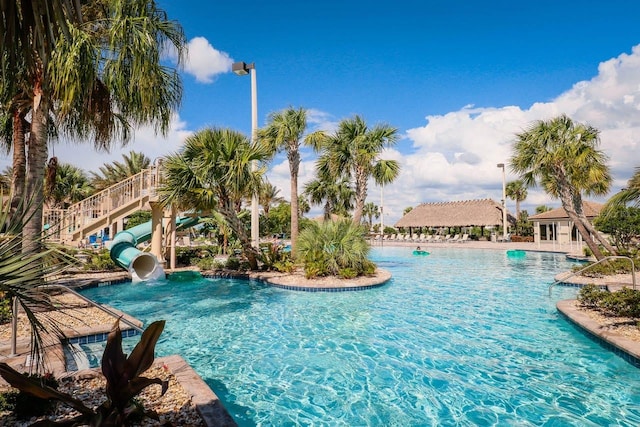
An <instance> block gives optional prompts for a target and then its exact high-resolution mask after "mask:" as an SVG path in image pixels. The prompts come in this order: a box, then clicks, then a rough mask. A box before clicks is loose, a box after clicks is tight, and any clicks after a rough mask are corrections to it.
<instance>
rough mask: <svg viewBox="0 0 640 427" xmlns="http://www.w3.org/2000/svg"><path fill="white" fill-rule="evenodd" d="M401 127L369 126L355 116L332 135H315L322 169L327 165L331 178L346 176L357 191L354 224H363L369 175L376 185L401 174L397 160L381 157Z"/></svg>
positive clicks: (393, 141) (392, 179) (387, 181)
mask: <svg viewBox="0 0 640 427" xmlns="http://www.w3.org/2000/svg"><path fill="white" fill-rule="evenodd" d="M397 133H398V130H397V129H396V128H393V127H391V126H388V125H382V124H380V125H376V126H375V127H373V128H369V127H368V126H367V124H366V122H365V121H364V120H363V119H362V118H361V117H360V116H355V117H353V118H351V119H345V120H342V121H341V122H340V123H339V124H338V129H337V130H336V131H335V132H334V133H333V134H331V135H324V137H322V136H315V137H314V138H313V141H312V142H313V144H314V146H315V148H316V150H319V151H320V153H321V156H320V157H321V159H320V160H321V161H320V162H319V166H320V167H321V168H328V169H329V171H328V172H329V173H328V176H329V177H333V178H337V177H340V176H346V177H348V178H349V179H350V180H351V181H352V182H353V189H354V191H355V210H354V213H353V222H354V224H360V221H361V219H362V212H363V210H364V204H365V200H366V198H367V186H368V180H369V178H373V181H374V182H375V183H376V184H377V185H384V184H390V183H391V182H393V181H394V180H395V179H396V178H397V177H398V175H399V173H400V164H399V163H398V162H397V161H396V160H385V159H381V158H380V155H381V153H382V150H383V149H384V148H387V147H392V146H393V145H395V143H396V141H397V138H398V136H397Z"/></svg>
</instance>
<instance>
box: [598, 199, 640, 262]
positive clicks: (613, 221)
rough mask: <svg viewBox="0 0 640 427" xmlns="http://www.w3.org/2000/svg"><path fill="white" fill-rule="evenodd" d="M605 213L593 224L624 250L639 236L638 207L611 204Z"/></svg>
mask: <svg viewBox="0 0 640 427" xmlns="http://www.w3.org/2000/svg"><path fill="white" fill-rule="evenodd" d="M610 209H611V210H610V211H609V212H607V213H606V214H600V215H598V216H597V217H596V219H595V220H594V221H593V225H594V226H595V227H596V228H597V229H598V230H600V231H602V232H603V233H606V234H608V235H609V236H610V237H611V239H612V241H613V244H614V245H615V246H616V247H617V248H618V249H621V250H625V251H626V252H627V251H628V250H629V247H630V244H631V242H632V241H633V240H634V239H637V238H640V208H634V207H625V206H615V205H614V206H613V207H612V208H610Z"/></svg>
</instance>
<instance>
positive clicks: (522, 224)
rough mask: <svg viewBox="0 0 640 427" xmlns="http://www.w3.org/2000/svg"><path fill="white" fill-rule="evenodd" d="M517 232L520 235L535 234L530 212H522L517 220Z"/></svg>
mask: <svg viewBox="0 0 640 427" xmlns="http://www.w3.org/2000/svg"><path fill="white" fill-rule="evenodd" d="M516 229H517V230H518V231H517V233H518V235H520V236H533V223H532V222H531V221H529V212H527V211H526V210H523V211H522V212H520V218H518V221H517V222H516Z"/></svg>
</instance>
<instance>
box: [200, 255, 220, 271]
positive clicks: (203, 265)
mask: <svg viewBox="0 0 640 427" xmlns="http://www.w3.org/2000/svg"><path fill="white" fill-rule="evenodd" d="M195 265H197V266H198V268H199V269H200V270H215V269H216V266H217V265H219V261H217V260H216V259H215V258H213V257H206V258H198V261H197V263H196V264H195Z"/></svg>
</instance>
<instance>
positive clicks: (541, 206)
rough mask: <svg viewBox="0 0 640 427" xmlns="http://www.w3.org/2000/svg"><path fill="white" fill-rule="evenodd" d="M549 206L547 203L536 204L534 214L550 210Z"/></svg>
mask: <svg viewBox="0 0 640 427" xmlns="http://www.w3.org/2000/svg"><path fill="white" fill-rule="evenodd" d="M550 210H551V208H550V207H549V206H547V205H540V206H536V214H541V213H545V212H548V211H550Z"/></svg>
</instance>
